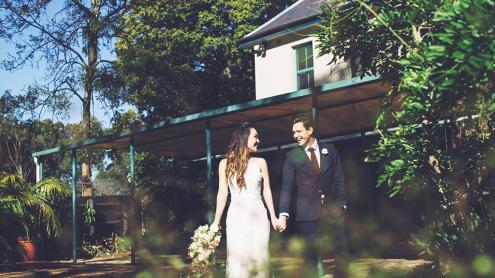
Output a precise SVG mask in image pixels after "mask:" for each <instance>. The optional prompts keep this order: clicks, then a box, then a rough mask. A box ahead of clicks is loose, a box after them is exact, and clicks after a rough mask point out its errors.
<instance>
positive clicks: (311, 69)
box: [292, 41, 315, 90]
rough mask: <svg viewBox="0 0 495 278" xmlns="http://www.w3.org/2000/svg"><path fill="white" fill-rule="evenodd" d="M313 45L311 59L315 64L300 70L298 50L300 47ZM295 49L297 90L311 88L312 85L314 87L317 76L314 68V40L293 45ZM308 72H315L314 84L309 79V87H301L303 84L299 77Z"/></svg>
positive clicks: (313, 74)
mask: <svg viewBox="0 0 495 278" xmlns="http://www.w3.org/2000/svg"><path fill="white" fill-rule="evenodd" d="M308 46H309V47H311V59H312V62H313V63H312V64H313V66H312V67H308V68H305V69H302V70H299V69H298V67H299V60H298V56H297V50H298V49H300V48H303V47H304V48H306V47H308ZM292 49H293V51H294V61H295V77H296V89H297V90H302V89H307V88H311V87H314V77H315V73H314V68H315V60H314V49H313V41H309V42H304V43H301V44H298V45H294V46H293V47H292ZM307 61H308V58H307V53H306V64H307ZM308 72H313V73H312V80H313V82H312V84H311V82H309V81H308V87H305V88H301V84H300V80H299V77H300V76H301V75H303V74H306V73H308Z"/></svg>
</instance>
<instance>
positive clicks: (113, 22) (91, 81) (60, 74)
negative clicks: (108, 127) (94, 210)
mask: <svg viewBox="0 0 495 278" xmlns="http://www.w3.org/2000/svg"><path fill="white" fill-rule="evenodd" d="M88 2H89V3H88ZM128 6H129V1H126V0H111V1H110V0H92V1H79V0H71V1H63V2H62V1H32V0H13V1H10V0H3V1H1V2H0V12H1V17H0V22H2V24H3V28H2V32H1V33H0V34H1V35H2V36H3V37H4V38H7V39H9V40H10V41H11V42H13V43H14V45H15V47H16V53H15V54H14V55H11V56H9V58H8V59H6V60H5V61H3V67H4V68H5V69H7V70H16V69H19V68H21V67H23V66H25V65H31V66H37V65H39V64H43V63H45V64H46V67H47V76H46V80H47V84H45V85H42V86H41V87H42V88H44V90H46V91H47V92H48V93H47V94H46V95H45V98H44V99H43V102H48V101H50V99H52V98H60V97H61V96H67V95H70V96H76V97H77V98H78V99H79V100H80V101H81V103H82V110H83V126H84V135H85V138H88V137H91V136H92V126H91V105H92V102H93V99H94V97H95V95H94V94H95V84H96V83H97V82H96V81H97V79H98V77H99V72H100V71H101V69H102V68H105V67H109V66H111V64H112V62H110V61H107V60H104V59H103V58H102V57H101V54H100V49H101V48H102V47H108V46H109V45H110V44H111V43H112V39H113V38H115V36H116V34H117V32H118V30H119V28H118V24H117V23H118V19H119V18H120V17H121V16H122V15H123V14H124V13H125V12H126V11H127V9H128ZM81 91H82V92H83V93H82V94H81V93H80V92H81ZM98 97H102V96H101V95H100V96H98ZM83 160H84V163H83V165H82V176H83V177H86V179H89V177H90V176H91V173H90V164H89V163H88V162H89V160H90V159H89V153H87V154H86V156H85V157H83Z"/></svg>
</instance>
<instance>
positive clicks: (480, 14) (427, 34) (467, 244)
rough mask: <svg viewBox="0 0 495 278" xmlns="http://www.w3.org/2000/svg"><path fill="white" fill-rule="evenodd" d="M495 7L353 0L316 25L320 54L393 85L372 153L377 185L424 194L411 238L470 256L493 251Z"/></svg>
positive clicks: (466, 0)
mask: <svg viewBox="0 0 495 278" xmlns="http://www.w3.org/2000/svg"><path fill="white" fill-rule="evenodd" d="M336 2H339V1H336ZM493 14H495V3H494V2H493V1H488V0H487V1H485V0H479V1H478V0H477V1H474V0H456V1H454V0H452V1H440V0H435V1H422V0H420V1H395V0H392V1H363V0H358V1H352V2H348V3H346V4H344V5H341V6H339V7H337V5H334V6H331V5H327V6H326V7H325V8H324V9H323V11H322V14H321V16H322V18H323V19H324V20H325V21H324V23H323V24H322V25H321V28H320V31H319V38H320V40H321V41H322V44H321V50H322V53H331V54H333V55H335V59H340V58H344V59H348V60H351V59H353V60H355V61H358V62H359V67H360V69H359V70H360V75H366V74H377V75H380V76H381V78H382V80H383V82H387V83H388V84H390V85H391V90H390V92H389V94H388V96H387V99H386V101H385V103H384V107H383V111H382V112H381V114H380V116H379V118H378V121H377V130H379V131H380V133H381V136H380V138H379V141H378V143H377V144H376V145H375V146H374V147H373V148H372V149H371V150H369V152H368V161H372V162H379V163H380V164H381V165H383V167H382V170H381V175H380V177H379V180H378V183H379V185H388V186H389V189H390V191H389V194H390V196H394V195H396V194H398V193H402V194H404V195H406V196H409V197H410V198H409V199H411V198H413V196H414V195H415V194H416V195H419V196H420V197H421V198H423V200H430V202H429V203H428V202H426V203H423V204H424V205H425V206H426V209H425V210H420V211H422V212H423V213H424V214H423V216H424V217H425V218H424V219H425V222H426V223H425V224H426V225H427V227H428V229H427V230H426V231H423V232H422V233H421V234H417V235H416V237H417V238H416V240H417V242H418V243H420V245H421V246H422V247H423V248H424V251H425V252H427V253H429V254H430V255H433V256H435V257H442V256H445V255H446V254H450V256H452V257H453V258H461V259H466V260H467V262H469V263H470V262H471V260H475V261H476V259H478V258H480V257H478V256H480V254H491V255H492V256H493V250H495V249H494V248H493V247H494V246H493V243H494V242H495V238H494V234H493V232H491V231H493V230H494V228H495V225H494V221H493V219H494V218H493V216H495V210H494V199H493V194H492V193H493V192H494V189H495V188H494V185H495V183H494V181H495V176H494V173H495V172H494V168H495V144H494V143H495V135H494V132H495V129H494V127H495V125H494V123H495V122H494V113H493V112H494V110H495V90H494V85H495V84H494V82H495V71H494V68H495V24H494V23H495V19H494V18H493ZM390 127H397V130H396V131H394V132H390V131H387V128H390ZM422 192H425V193H426V195H427V196H425V195H423V193H422ZM425 197H427V198H426V199H425ZM418 209H420V208H418ZM472 271H473V273H471V274H472V275H475V274H477V275H479V274H480V273H479V272H477V271H479V269H474V270H472ZM468 276H470V275H468Z"/></svg>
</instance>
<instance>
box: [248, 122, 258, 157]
mask: <svg viewBox="0 0 495 278" xmlns="http://www.w3.org/2000/svg"><path fill="white" fill-rule="evenodd" d="M249 131H250V133H249V137H248V142H247V147H248V151H249V152H250V153H254V152H256V151H257V150H258V145H259V144H260V139H259V138H258V132H257V131H256V129H254V128H251V129H250V130H249Z"/></svg>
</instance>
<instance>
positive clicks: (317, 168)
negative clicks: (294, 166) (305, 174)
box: [308, 148, 320, 174]
mask: <svg viewBox="0 0 495 278" xmlns="http://www.w3.org/2000/svg"><path fill="white" fill-rule="evenodd" d="M308 151H309V153H310V154H311V159H310V160H311V167H313V170H315V172H316V173H318V174H319V173H320V166H319V165H318V159H316V154H315V149H314V148H309V149H308Z"/></svg>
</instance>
